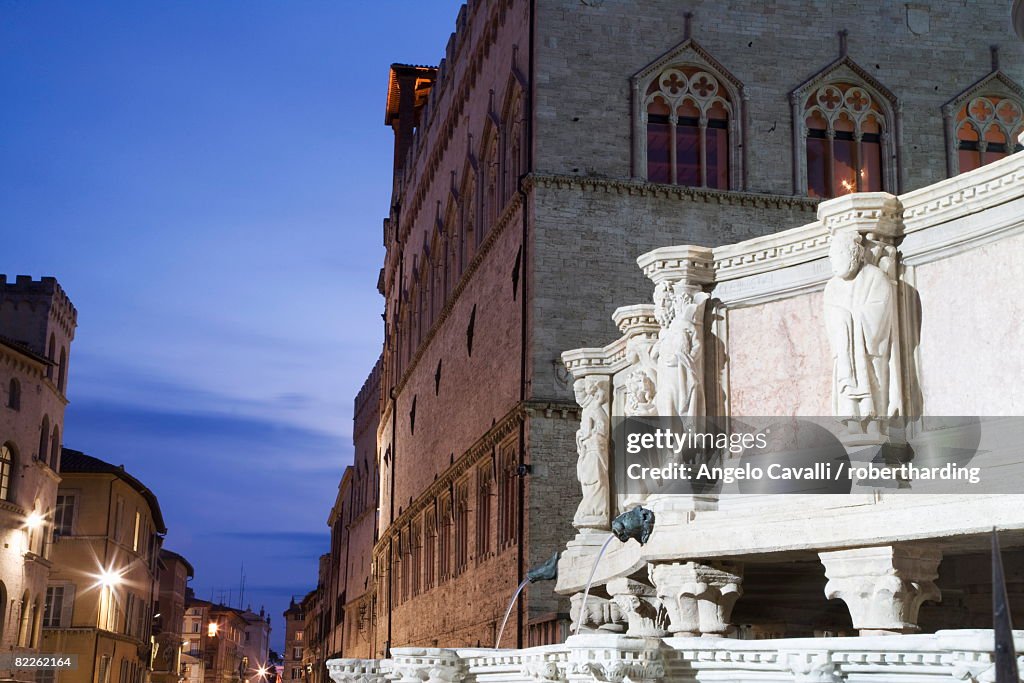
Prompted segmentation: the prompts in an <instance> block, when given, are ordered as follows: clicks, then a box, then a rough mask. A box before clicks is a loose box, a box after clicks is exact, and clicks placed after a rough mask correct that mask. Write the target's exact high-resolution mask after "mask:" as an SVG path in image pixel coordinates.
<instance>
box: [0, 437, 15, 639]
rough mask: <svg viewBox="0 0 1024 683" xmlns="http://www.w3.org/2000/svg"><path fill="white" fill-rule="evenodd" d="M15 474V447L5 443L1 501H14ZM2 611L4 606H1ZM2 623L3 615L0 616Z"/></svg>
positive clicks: (0, 458) (1, 461)
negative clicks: (12, 482)
mask: <svg viewBox="0 0 1024 683" xmlns="http://www.w3.org/2000/svg"><path fill="white" fill-rule="evenodd" d="M13 473H14V446H12V445H11V444H9V443H5V444H4V445H3V446H0V500H6V501H10V500H11V499H12V496H11V494H12V489H13V487H12V486H11V476H12V475H13ZM0 610H3V605H2V604H0ZM0 623H2V615H0Z"/></svg>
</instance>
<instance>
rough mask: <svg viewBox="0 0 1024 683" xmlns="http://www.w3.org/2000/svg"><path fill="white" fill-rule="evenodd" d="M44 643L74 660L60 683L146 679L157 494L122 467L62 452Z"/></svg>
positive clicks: (154, 590) (159, 521)
mask: <svg viewBox="0 0 1024 683" xmlns="http://www.w3.org/2000/svg"><path fill="white" fill-rule="evenodd" d="M61 477H62V480H61V482H60V488H59V489H58V492H57V501H58V502H57V512H56V514H55V522H54V524H55V529H54V531H55V533H54V538H55V542H54V545H53V553H52V562H53V567H52V570H51V572H50V578H49V583H48V585H47V588H46V609H45V613H44V618H43V646H42V649H43V650H44V651H46V652H55V653H62V654H76V655H78V668H77V669H75V670H69V671H62V672H61V673H60V681H61V683H139V682H140V681H143V680H148V678H149V674H150V657H151V655H152V641H151V633H152V624H153V605H154V603H155V602H156V600H157V595H158V591H159V588H158V579H157V571H158V563H159V561H160V545H161V539H162V537H163V535H164V534H166V533H167V527H166V526H165V525H164V519H163V515H162V513H161V512H160V505H159V503H158V502H157V499H156V496H155V495H154V494H153V492H152V491H150V490H149V489H148V488H147V487H146V486H145V485H144V484H143V483H142V482H140V481H139V480H138V479H136V478H135V477H133V476H132V475H130V474H129V473H128V472H126V471H125V469H124V467H122V466H118V465H112V464H110V463H107V462H104V461H102V460H99V459H98V458H94V457H92V456H90V455H86V454H85V453H82V452H80V451H75V450H71V449H68V448H65V449H64V450H63V455H62V460H61Z"/></svg>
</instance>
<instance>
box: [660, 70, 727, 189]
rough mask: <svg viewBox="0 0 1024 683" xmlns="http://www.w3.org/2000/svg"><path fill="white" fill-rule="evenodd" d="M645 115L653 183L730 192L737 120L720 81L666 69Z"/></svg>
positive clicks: (704, 73) (699, 73) (697, 72)
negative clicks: (731, 137)
mask: <svg viewBox="0 0 1024 683" xmlns="http://www.w3.org/2000/svg"><path fill="white" fill-rule="evenodd" d="M644 112H645V114H646V123H647V131H646V133H647V143H646V150H647V179H648V180H649V181H651V182H655V183H671V184H673V185H687V186H690V187H709V188H713V189H718V190H728V189H729V188H730V186H731V185H732V184H733V183H732V182H731V176H730V157H731V148H730V126H731V121H734V119H735V115H734V104H733V96H732V95H731V94H730V93H729V91H728V90H727V88H726V87H725V86H724V84H723V81H722V80H721V79H719V78H718V77H716V76H715V75H714V74H712V73H710V72H709V71H708V70H707V69H706V68H704V67H699V66H689V65H681V66H673V67H670V68H668V69H665V70H664V71H662V72H661V74H660V75H659V76H658V77H657V78H655V79H654V80H652V81H651V83H650V84H649V85H648V86H647V90H646V93H645V99H644ZM732 136H733V137H735V132H733V134H732Z"/></svg>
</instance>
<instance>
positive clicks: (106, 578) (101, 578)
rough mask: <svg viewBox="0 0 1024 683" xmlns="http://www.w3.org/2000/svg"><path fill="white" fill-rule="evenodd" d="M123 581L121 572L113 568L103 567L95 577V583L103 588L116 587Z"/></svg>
mask: <svg viewBox="0 0 1024 683" xmlns="http://www.w3.org/2000/svg"><path fill="white" fill-rule="evenodd" d="M123 582H124V577H123V576H122V575H121V572H119V571H115V570H113V569H103V570H101V571H100V573H99V575H98V576H97V577H96V585H97V586H102V587H103V588H116V587H117V586H120V585H121V583H123Z"/></svg>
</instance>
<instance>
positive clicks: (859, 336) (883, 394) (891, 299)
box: [825, 231, 902, 435]
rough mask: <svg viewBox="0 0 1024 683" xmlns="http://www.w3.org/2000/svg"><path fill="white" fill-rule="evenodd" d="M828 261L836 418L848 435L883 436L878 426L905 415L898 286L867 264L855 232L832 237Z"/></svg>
mask: <svg viewBox="0 0 1024 683" xmlns="http://www.w3.org/2000/svg"><path fill="white" fill-rule="evenodd" d="M829 260H830V261H831V265H832V274H833V275H832V278H831V279H830V280H829V281H828V284H826V285H825V326H826V331H827V333H828V340H829V345H830V347H831V349H832V359H833V371H832V411H833V415H835V416H836V417H837V418H839V419H840V420H841V421H842V422H844V423H845V424H846V427H847V432H848V433H849V434H869V435H875V434H878V435H884V434H885V425H884V424H880V423H879V420H880V419H881V420H884V419H885V418H890V417H894V416H896V415H899V414H901V412H902V399H901V395H902V394H901V391H900V372H899V344H898V320H897V315H896V292H895V285H894V283H893V281H892V280H891V279H890V278H889V276H888V275H887V274H886V273H885V272H884V271H883V270H882V269H881V268H879V267H877V266H875V265H872V264H871V263H868V262H866V259H865V255H864V247H863V246H862V244H861V237H860V235H859V234H857V233H856V232H853V231H845V232H838V233H836V234H834V235H833V236H832V242H831V245H830V246H829Z"/></svg>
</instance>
